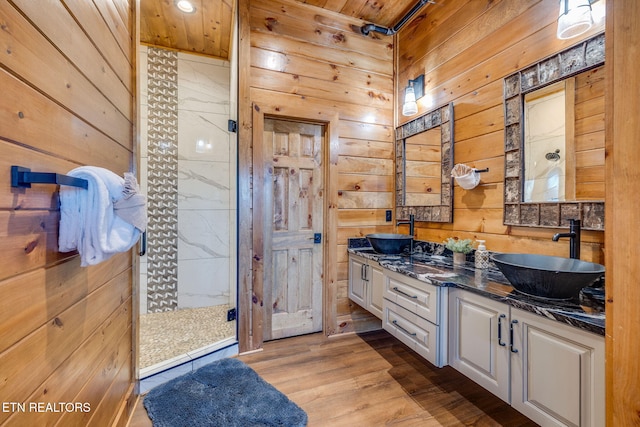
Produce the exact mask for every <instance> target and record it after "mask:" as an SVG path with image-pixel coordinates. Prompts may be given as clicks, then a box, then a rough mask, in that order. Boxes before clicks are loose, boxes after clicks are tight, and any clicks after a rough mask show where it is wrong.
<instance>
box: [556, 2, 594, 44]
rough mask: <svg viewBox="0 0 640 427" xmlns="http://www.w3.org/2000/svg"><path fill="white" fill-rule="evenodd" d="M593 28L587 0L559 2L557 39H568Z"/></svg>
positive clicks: (589, 5) (589, 3)
mask: <svg viewBox="0 0 640 427" xmlns="http://www.w3.org/2000/svg"><path fill="white" fill-rule="evenodd" d="M592 26H593V16H592V15H591V2H590V1H589V0H560V13H559V14H558V32H557V36H558V38H559V39H570V38H572V37H577V36H579V35H580V34H582V33H584V32H586V31H588V30H589V29H590V28H591V27H592Z"/></svg>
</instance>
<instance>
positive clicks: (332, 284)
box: [238, 99, 339, 353]
mask: <svg viewBox="0 0 640 427" xmlns="http://www.w3.org/2000/svg"><path fill="white" fill-rule="evenodd" d="M274 101H275V100H273V99H272V100H271V102H264V103H262V102H260V103H258V102H256V101H254V102H253V104H252V109H251V110H252V112H251V119H252V120H251V121H252V123H251V127H250V128H249V129H250V132H251V137H250V138H249V137H245V138H241V141H242V140H243V141H246V142H250V144H251V147H246V146H245V147H243V146H241V147H240V150H239V151H240V157H239V162H240V168H239V170H243V171H245V173H247V172H248V175H250V176H246V177H242V178H241V180H242V182H240V185H239V189H240V190H241V191H243V187H244V188H247V187H248V188H250V189H251V191H250V192H251V195H250V196H249V195H247V194H245V195H244V196H243V195H242V194H239V202H240V204H239V206H238V209H239V224H238V226H241V225H242V224H243V223H245V224H247V223H249V224H250V227H251V232H250V236H249V235H247V234H246V233H245V234H244V235H245V236H246V237H245V239H241V240H240V242H239V247H238V250H239V256H238V259H239V260H241V259H244V260H247V261H249V258H250V268H249V263H239V265H238V269H239V271H238V273H239V274H238V276H239V278H240V280H239V284H238V286H239V288H240V289H239V292H238V299H239V301H238V308H239V312H238V341H239V351H240V353H244V352H248V351H253V350H258V349H260V348H261V347H262V343H263V336H264V327H265V324H264V321H263V320H264V314H265V311H264V300H263V296H264V280H263V274H264V247H263V239H262V236H263V233H264V229H263V220H262V218H263V213H264V212H263V204H262V193H261V192H260V191H252V189H253V188H262V187H263V181H264V174H262V173H261V170H262V168H261V167H259V166H258V165H260V163H261V162H262V161H263V159H264V152H263V149H262V148H263V147H262V139H263V131H264V119H265V117H268V118H271V119H275V120H292V121H298V122H306V123H315V124H320V125H323V126H324V127H325V131H324V135H325V138H324V139H325V141H324V145H323V153H322V156H323V157H322V159H323V162H324V166H323V181H324V203H323V216H324V221H323V235H324V239H325V240H324V245H323V254H322V255H323V266H322V277H323V279H322V331H323V333H324V334H325V335H331V334H332V333H333V331H334V330H335V324H336V318H337V314H336V313H337V310H336V307H335V301H336V292H337V251H336V250H335V248H334V250H330V248H331V247H335V246H336V245H337V234H338V222H337V221H338V215H337V210H338V191H337V185H338V150H339V136H338V135H339V133H338V131H339V129H338V126H339V117H338V114H337V113H333V112H332V113H326V112H323V111H318V110H316V109H314V108H308V107H302V108H297V109H296V115H295V116H292V115H286V114H282V113H281V112H280V111H279V110H280V107H279V106H278V105H274V104H275V102H274ZM243 162H246V163H245V164H244V166H243V165H242V163H243ZM249 171H251V172H249ZM251 175H252V176H251ZM251 179H252V185H251V186H249V185H248V183H249V182H251ZM243 184H244V185H243ZM245 197H246V198H245ZM249 197H250V200H249V199H248V198H249ZM243 199H244V203H242V201H243ZM249 203H250V206H247V205H248V204H249ZM249 212H251V213H249ZM249 218H250V221H249ZM249 224H247V225H249ZM240 232H242V231H240Z"/></svg>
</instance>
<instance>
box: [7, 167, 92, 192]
mask: <svg viewBox="0 0 640 427" xmlns="http://www.w3.org/2000/svg"><path fill="white" fill-rule="evenodd" d="M31 184H59V185H69V186H72V187H80V188H84V189H87V188H89V181H87V180H86V179H82V178H74V177H72V176H68V175H62V174H59V173H53V172H31V169H29V168H24V167H22V166H11V186H12V187H18V188H31Z"/></svg>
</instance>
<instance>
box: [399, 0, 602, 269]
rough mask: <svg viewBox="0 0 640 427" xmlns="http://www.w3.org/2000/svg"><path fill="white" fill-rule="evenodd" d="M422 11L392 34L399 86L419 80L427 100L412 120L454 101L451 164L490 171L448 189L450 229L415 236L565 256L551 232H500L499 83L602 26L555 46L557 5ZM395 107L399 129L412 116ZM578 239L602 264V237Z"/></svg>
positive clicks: (552, 1)
mask: <svg viewBox="0 0 640 427" xmlns="http://www.w3.org/2000/svg"><path fill="white" fill-rule="evenodd" d="M426 10H427V11H428V15H425V14H419V15H417V16H416V18H414V19H413V20H412V22H410V23H409V24H408V25H407V26H406V27H404V28H403V29H402V30H401V31H400V32H399V34H398V35H397V48H398V53H397V55H398V62H397V66H398V68H397V75H398V87H403V86H406V82H407V81H408V80H409V79H414V78H415V77H416V76H417V75H419V74H425V94H426V96H425V98H423V99H421V100H420V101H419V102H418V107H419V113H418V115H420V114H424V113H427V112H428V111H430V110H432V109H434V108H436V107H438V106H442V105H445V104H447V103H449V102H453V103H454V108H455V131H454V132H455V146H454V159H455V163H466V164H468V165H470V166H474V167H476V168H478V169H483V168H486V167H488V168H489V169H490V171H489V172H488V173H484V174H482V180H481V185H480V186H479V187H477V188H475V189H473V190H469V191H467V190H464V189H462V188H461V187H459V186H458V185H455V187H454V203H453V207H454V215H453V218H454V219H453V224H430V223H418V224H417V225H416V230H417V237H418V238H419V239H421V240H429V241H435V242H440V241H442V240H444V239H445V238H447V237H451V236H457V237H460V238H471V239H484V240H486V241H487V247H488V249H489V250H492V251H504V252H516V251H518V252H520V251H524V252H531V253H542V254H549V255H559V256H568V251H569V247H568V246H569V245H568V243H567V241H566V240H561V241H560V242H553V241H552V240H551V237H552V235H553V234H554V233H556V232H558V229H534V228H527V227H508V226H505V225H503V177H504V113H503V98H502V93H503V92H502V87H503V82H502V80H503V78H504V77H505V76H507V75H509V74H511V73H513V72H515V71H516V70H518V69H521V68H523V67H525V66H527V65H530V64H532V63H535V62H537V61H539V60H540V59H542V58H544V57H547V56H549V55H551V54H553V53H556V52H558V51H560V50H562V49H564V48H566V47H569V46H571V45H573V44H575V43H577V42H579V41H580V40H582V39H583V37H584V38H586V37H589V36H591V35H593V34H596V33H597V32H600V31H602V30H603V29H604V28H603V25H601V26H599V27H598V28H594V29H592V30H591V31H590V32H589V33H587V34H585V35H584V36H581V37H578V38H576V39H572V40H567V41H562V40H558V39H557V38H556V19H557V16H558V2H557V1H556V0H522V1H508V0H501V1H500V0H499V1H495V0H457V1H450V2H442V3H439V4H438V5H437V7H431V6H430V7H429V8H427V9H426ZM401 102H402V100H401V99H400V97H399V98H398V101H397V103H396V108H397V112H398V117H399V118H400V124H402V123H405V122H406V121H408V120H410V119H412V118H415V117H417V115H416V116H413V117H410V118H405V117H403V116H402V115H401V114H400V111H401V108H402V106H401ZM428 102H430V103H431V106H430V107H429V106H428ZM601 153H602V154H603V153H604V151H603V150H602V151H601ZM400 231H401V232H406V231H407V230H406V227H401V228H400ZM582 236H583V238H582V242H583V243H582V248H581V249H582V258H583V259H585V260H590V261H596V262H601V263H603V262H604V252H603V242H604V233H603V232H584V233H583V235H582Z"/></svg>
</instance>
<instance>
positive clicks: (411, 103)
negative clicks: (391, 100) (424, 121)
mask: <svg viewBox="0 0 640 427" xmlns="http://www.w3.org/2000/svg"><path fill="white" fill-rule="evenodd" d="M417 112H418V103H417V102H416V93H415V92H414V90H413V85H409V86H407V88H406V89H405V91H404V104H403V105H402V115H403V116H413V115H414V114H416V113H417Z"/></svg>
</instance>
